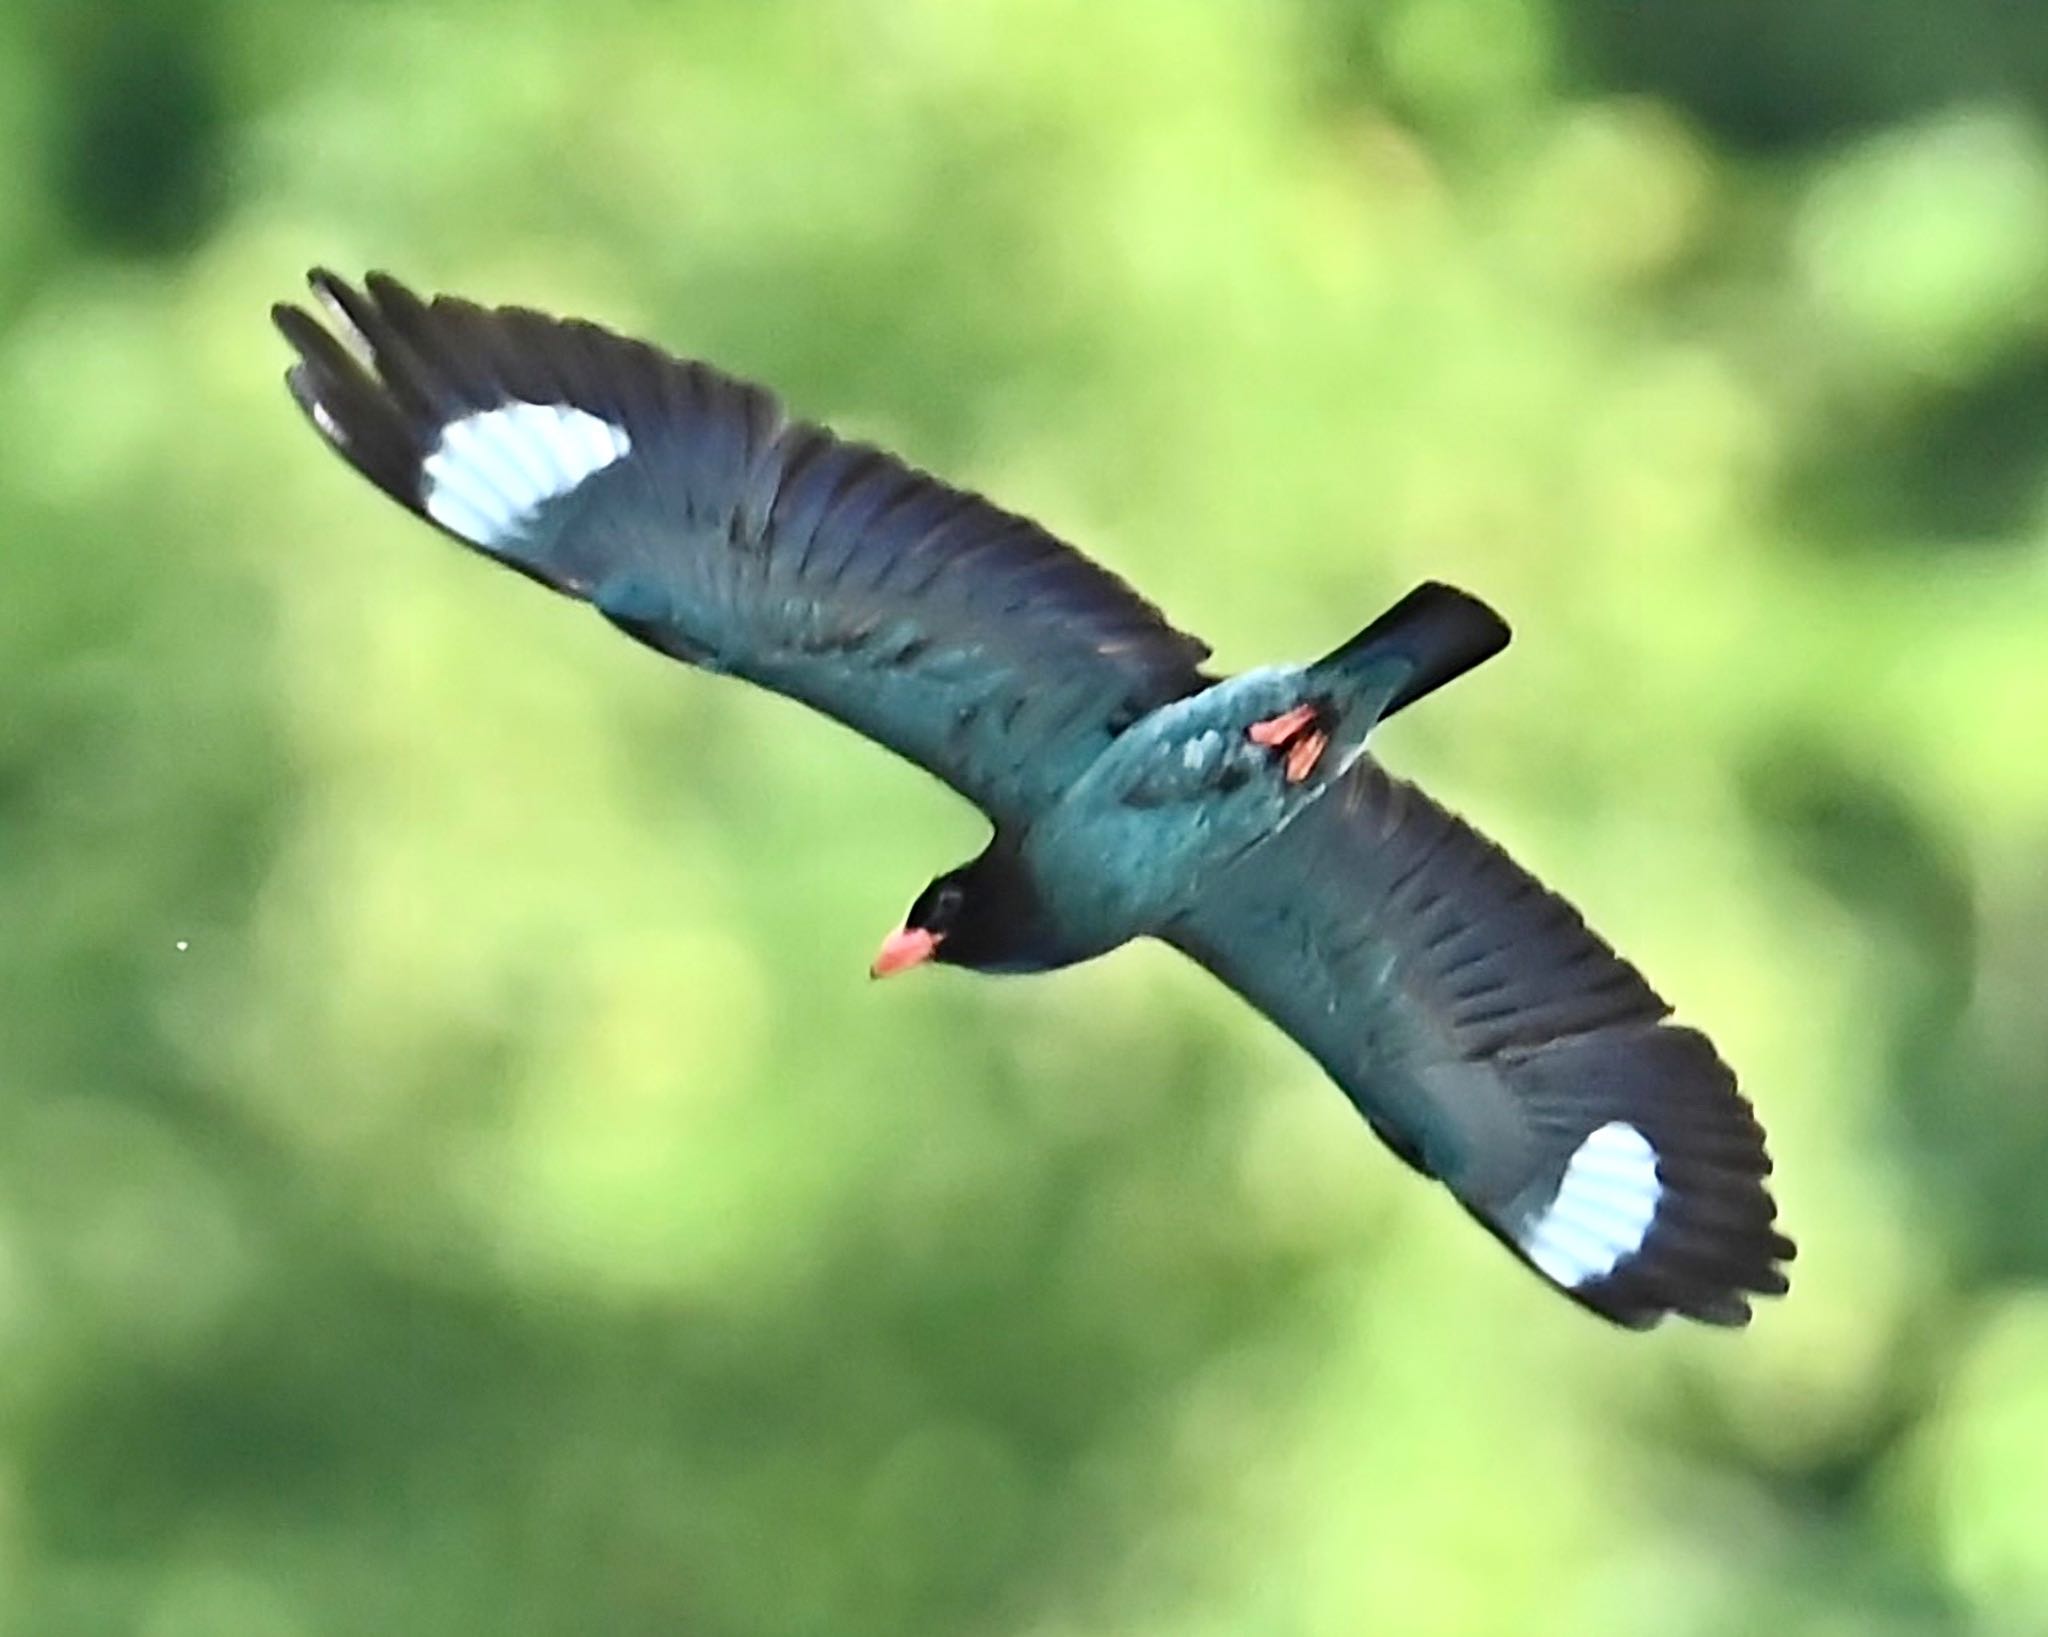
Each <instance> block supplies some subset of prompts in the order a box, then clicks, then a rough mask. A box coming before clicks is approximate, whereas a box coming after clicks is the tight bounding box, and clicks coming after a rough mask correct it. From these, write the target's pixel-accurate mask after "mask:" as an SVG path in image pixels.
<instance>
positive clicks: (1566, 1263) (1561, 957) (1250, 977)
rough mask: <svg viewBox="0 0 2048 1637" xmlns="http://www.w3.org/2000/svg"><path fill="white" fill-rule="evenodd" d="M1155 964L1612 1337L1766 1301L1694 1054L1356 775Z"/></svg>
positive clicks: (1768, 1225)
mask: <svg viewBox="0 0 2048 1637" xmlns="http://www.w3.org/2000/svg"><path fill="white" fill-rule="evenodd" d="M1168 938H1169V941H1170V942H1172V943H1173V944H1174V945H1175V946H1176V947H1177V948H1179V949H1181V950H1182V951H1184V952H1185V953H1187V954H1188V955H1190V956H1192V957H1193V958H1194V959H1195V960H1196V961H1198V962H1200V963H1201V964H1202V965H1203V966H1205V967H1207V968H1208V969H1209V970H1210V971H1211V972H1213V973H1214V974H1215V975H1216V976H1217V977H1219V978H1221V979H1222V980H1223V981H1224V982H1225V983H1226V984H1228V985H1229V986H1230V987H1231V988H1233V989H1235V990H1236V991H1237V992H1238V993H1239V994H1241V995H1242V996H1244V998H1245V999H1247V1000H1249V1001H1250V1002H1251V1003H1252V1004H1253V1005H1254V1006H1256V1007H1258V1008H1259V1010H1260V1011H1262V1012H1264V1013H1265V1014H1266V1015H1267V1016H1268V1017H1269V1018H1271V1019H1272V1020H1273V1021H1274V1022H1276V1023H1277V1024H1279V1025H1280V1027H1281V1028H1283V1029H1285V1030H1286V1031H1287V1032H1288V1033H1289V1034H1290V1035H1292V1036H1293V1037H1294V1038H1295V1039H1296V1040H1297V1041H1299V1042H1300V1043H1301V1044H1302V1045H1303V1046H1304V1047H1306V1048H1307V1049H1308V1051H1309V1052H1310V1053H1311V1054H1313V1055H1314V1057H1315V1058H1316V1060H1317V1061H1318V1062H1320V1063H1321V1064H1322V1066H1323V1067H1324V1068H1325V1069H1326V1070H1328V1071H1329V1073H1330V1075H1331V1076H1332V1077H1333V1078H1334V1079H1335V1080H1336V1081H1337V1083H1338V1084H1339V1085H1340V1086H1341V1087H1343V1089H1344V1091H1345V1093H1346V1094H1347V1095H1348V1096H1349V1097H1350V1098H1351V1100H1352V1101H1353V1102H1354V1103H1355V1104H1356V1105H1357V1106H1358V1108H1359V1110H1360V1111H1361V1112H1362V1113H1363V1114H1364V1115H1365V1117H1366V1119H1367V1120H1368V1121H1370V1122H1371V1124H1372V1127H1373V1129H1374V1130H1375V1131H1376V1132H1378V1133H1379V1135H1380V1136H1381V1137H1382V1138H1384V1139H1385V1140H1386V1141H1387V1142H1388V1143H1389V1144H1390V1145H1391V1146H1392V1147H1393V1148H1394V1149H1395V1151H1396V1152H1397V1153H1399V1154H1400V1155H1401V1157H1402V1158H1403V1159H1405V1160H1407V1161H1408V1162H1409V1163H1410V1164H1412V1165H1414V1166H1416V1167H1417V1168H1418V1169H1420V1170H1421V1171H1423V1172H1425V1173H1426V1174H1428V1175H1430V1176H1434V1177H1437V1178H1439V1179H1440V1180H1441V1181H1443V1182H1444V1183H1445V1184H1446V1185H1447V1186H1448V1187H1449V1188H1450V1190H1451V1192H1452V1193H1454V1194H1455V1195H1456V1196H1457V1197H1458V1199H1459V1200H1460V1201H1461V1202H1462V1203H1463V1204H1464V1206H1465V1207H1466V1209H1467V1210H1469V1211H1471V1212H1472V1214H1473V1215H1474V1216H1476V1217H1478V1218H1479V1220H1480V1221H1481V1222H1482V1223H1484V1224H1485V1226H1486V1227H1487V1228H1488V1229H1490V1230H1491V1231H1492V1232H1493V1233H1494V1234H1495V1235H1497V1236H1498V1237H1499V1238H1500V1239H1501V1240H1503V1241H1504V1242H1505V1243H1506V1244H1507V1245H1508V1246H1509V1247H1510V1248H1511V1249H1513V1250H1514V1251H1515V1252H1516V1254H1517V1255H1519V1256H1520V1257H1521V1258H1522V1259H1523V1260H1524V1261H1525V1262H1527V1263H1528V1264H1529V1265H1530V1266H1532V1267H1534V1268H1535V1269H1536V1270H1537V1272H1539V1273H1541V1274H1542V1275H1543V1276H1544V1277H1545V1278H1546V1279H1548V1280H1550V1282H1551V1283H1553V1284H1554V1285H1556V1286H1558V1287H1559V1288H1560V1289H1562V1290H1564V1291H1565V1292H1566V1293H1567V1294H1568V1295H1570V1296H1572V1297H1574V1298H1575V1299H1576V1300H1578V1301H1580V1302H1582V1303H1584V1304H1585V1305H1586V1306H1587V1307H1590V1308H1592V1309H1593V1310H1594V1311H1595V1312H1598V1313H1600V1314H1603V1315H1604V1316H1605V1317H1607V1318H1609V1319H1612V1320H1614V1321H1615V1322H1617V1323H1619V1324H1624V1325H1628V1326H1631V1327H1634V1328H1647V1327H1648V1326H1650V1325H1653V1324H1655V1323H1656V1322H1657V1321H1658V1320H1659V1319H1661V1318H1662V1317H1663V1316H1664V1315H1665V1314H1666V1313H1680V1314H1683V1315H1685V1316H1687V1317H1689V1318H1695V1319H1704V1320H1707V1321H1709V1322H1711V1323H1715V1324H1742V1323H1745V1322H1747V1320H1748V1318H1749V1316H1750V1307H1749V1298H1750V1297H1751V1296H1753V1295H1778V1294H1781V1293H1783V1291H1784V1290H1785V1289H1786V1279H1785V1275H1784V1273H1783V1271H1782V1270H1781V1269H1780V1268H1779V1266H1778V1264H1779V1263H1780V1262H1783V1261H1787V1260H1789V1259H1790V1258H1791V1257H1792V1255H1793V1245H1792V1241H1791V1240H1789V1239H1787V1238H1786V1237H1785V1236H1784V1235H1783V1234H1781V1233H1779V1232H1778V1231H1777V1230H1776V1228H1775V1227H1774V1226H1773V1224H1774V1221H1775V1219H1776V1215H1777V1208H1776V1206H1775V1205H1774V1204H1773V1203H1772V1200H1771V1197H1770V1195H1769V1194H1768V1193H1767V1192H1765V1189H1764V1182H1763V1179H1764V1178H1765V1176H1767V1175H1768V1174H1769V1172H1770V1168H1771V1166H1770V1160H1769V1158H1768V1157H1767V1156H1766V1154H1765V1152H1764V1134H1763V1130H1762V1128H1761V1127H1760V1126H1759V1125H1758V1124H1757V1122H1756V1120H1755V1118H1754V1116H1753V1115H1752V1114H1751V1111H1750V1106H1749V1104H1748V1102H1747V1101H1745V1100H1744V1099H1743V1097H1742V1096H1741V1094H1740V1093H1739V1092H1738V1091H1737V1090H1736V1087H1735V1078H1734V1076H1733V1075H1732V1074H1731V1073H1730V1072H1729V1070H1728V1067H1727V1066H1726V1065H1725V1064H1724V1063H1723V1062H1722V1061H1721V1060H1720V1058H1719V1057H1718V1056H1717V1055H1716V1054H1715V1052H1714V1048H1713V1046H1712V1045H1711V1044H1710V1043H1709V1042H1708V1040H1707V1038H1706V1037H1705V1036H1704V1035H1702V1034H1699V1033H1698V1032H1696V1031H1695V1030H1692V1029H1688V1028H1682V1027H1679V1026H1676V1025H1673V1024H1670V1023H1666V1022H1665V1021H1663V1020H1664V1018H1665V1017H1666V1015H1667V1014H1668V1012H1669V1010H1670V1008H1669V1007H1668V1006H1666V1005H1665V1003H1664V1002H1663V1001H1662V1000H1661V999H1659V998H1658V996H1657V995H1656V993H1655V992H1654V991H1653V990H1652V989H1651V988H1650V986H1649V985H1648V984H1647V983H1645V982H1644V981H1643V978H1642V976H1641V974H1640V973H1638V972H1637V971H1636V969H1635V968H1634V967H1632V966H1630V965H1629V964H1628V963H1627V962H1626V961H1624V960H1622V959H1621V958H1620V957H1619V956H1618V955H1616V954H1615V953H1614V951H1613V950H1612V949H1610V948H1608V946H1607V945H1606V944H1605V943H1603V942H1602V941H1601V940H1600V939H1599V938H1598V937H1597V936H1595V935H1594V934H1593V933H1592V932H1591V931H1589V930H1588V929H1587V927H1586V924H1585V923H1584V922H1583V921H1582V920H1580V918H1579V916H1578V914H1577V912H1575V911H1574V910H1573V909H1572V907H1571V906H1570V905H1569V904H1567V903H1565V902H1564V900H1563V899H1561V898H1559V897H1557V896H1556V895H1554V894H1553V893H1550V892H1548V891H1546V890H1545V889H1544V888H1543V887H1542V886H1541V885H1540V884H1539V883H1538V882H1536V881H1535V880H1534V879H1533V878H1532V877H1531V876H1529V875H1528V874H1527V873H1526V872H1525V871H1523V870H1522V869H1521V868H1520V867H1518V866H1517V865H1516V864H1515V863H1514V862H1513V860H1511V859H1510V858H1509V857H1508V856H1507V855H1506V854H1505V853H1504V852H1502V851H1501V850H1500V849H1499V848H1498V847H1496V846H1495V845H1494V844H1493V843H1492V842H1490V841H1488V840H1487V839H1486V838H1485V837H1484V836H1481V835H1479V834H1478V833H1477V832H1476V831H1474V830H1473V829H1471V828H1470V827H1469V826H1468V825H1466V824H1465V823H1463V822H1462V821H1461V820H1459V819H1458V818H1456V817H1454V816H1453V815H1452V814H1450V813H1447V812H1445V811H1444V810H1443V809H1442V808H1441V807H1439V806H1437V805H1436V804H1435V803H1434V802H1432V801H1431V800H1430V799H1429V798H1428V797H1427V796H1424V795H1423V794H1422V793H1421V792H1420V791H1418V790H1417V789H1415V788H1414V787H1413V786H1412V785H1408V784H1405V783H1403V782H1401V781H1400V780H1397V779H1395V778H1392V777H1390V776H1389V775H1388V774H1387V773H1386V772H1385V771H1384V770H1383V769H1382V768H1380V767H1379V766H1378V765H1377V764H1376V763H1375V762H1373V761H1372V760H1371V759H1370V758H1369V757H1368V758H1365V759H1363V760H1361V761H1360V762H1359V763H1358V764H1357V766H1356V767H1355V768H1354V769H1353V770H1352V771H1351V773H1350V774H1349V775H1348V776H1347V778H1346V781H1345V783H1344V785H1343V786H1342V787H1341V788H1339V789H1336V790H1332V791H1330V792H1329V793H1328V794H1327V795H1325V796H1324V797H1323V798H1322V800H1320V801H1319V802H1318V803H1317V804H1316V805H1315V806H1314V807H1313V808H1311V809H1310V810H1309V811H1308V812H1306V813H1304V814H1303V815H1302V816H1301V817H1300V818H1299V819H1298V820H1297V821H1296V822H1295V823H1294V824H1292V825H1291V826H1289V827H1288V828H1287V829H1285V830H1283V831H1281V832H1280V833H1279V834H1278V835H1276V836H1274V837H1273V838H1272V839H1271V840H1270V841H1267V842H1265V843H1263V844H1261V845H1260V846H1259V847H1258V848H1257V849H1255V850H1254V851H1253V852H1251V853H1249V854H1247V855H1246V856H1245V857H1244V858H1243V859H1241V860H1240V861H1239V862H1238V863H1237V864H1235V865H1233V866H1232V867H1231V869H1230V870H1229V871H1227V872H1226V873H1225V874H1223V875H1222V876H1221V877H1219V878H1218V879H1217V881H1216V882H1215V883H1214V884H1213V886H1212V887H1211V888H1210V889H1209V890H1208V891H1207V892H1206V893H1205V895H1204V899H1203V902H1202V904H1201V905H1200V907H1199V908H1198V909H1197V910H1196V911H1195V912H1194V913H1193V914H1192V915H1190V916H1188V917H1187V918H1186V919H1185V920H1184V921H1181V922H1179V923H1176V924H1175V925H1174V926H1173V927H1172V928H1170V929H1169V932H1168Z"/></svg>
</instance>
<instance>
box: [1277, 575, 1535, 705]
mask: <svg viewBox="0 0 2048 1637" xmlns="http://www.w3.org/2000/svg"><path fill="white" fill-rule="evenodd" d="M1507 645H1508V626H1507V622H1506V621H1505V620H1503V619H1502V618H1501V617H1500V616H1499V615H1498V614H1496V613H1495V612H1494V611H1493V610H1492V609H1491V608H1488V607H1487V606H1486V604H1485V603H1483V602H1481V601H1480V600H1479V599H1478V598H1477V597H1473V596H1469V595H1467V594H1466V593H1465V592H1463V591H1460V590H1458V589H1457V588H1456V587H1454V586H1448V585H1443V584H1441V583H1440V582H1438V581H1436V580H1426V581H1424V582H1423V583H1422V584H1421V585H1419V586H1417V587H1416V588H1415V589H1414V590H1413V591H1411V592H1409V593H1408V595H1407V596H1405V597H1403V598H1402V599H1401V600H1400V601H1399V602H1397V603H1395V604H1394V606H1393V607H1392V608H1390V609H1388V610H1387V611H1386V612H1385V613H1384V614H1382V615H1381V616H1380V617H1379V618H1378V619H1376V620H1374V621H1373V622H1372V624H1370V625H1368V626H1367V627H1366V628H1365V629H1364V630H1363V631H1361V632H1359V633H1358V635H1357V636H1355V637H1353V638H1352V639H1351V640H1350V641H1349V642H1347V643H1345V644H1344V645H1343V646H1342V647H1341V648H1338V649H1337V650H1336V651H1335V652H1333V653H1331V654H1328V655H1326V656H1325V657H1324V658H1322V659H1320V660H1318V661H1317V662H1316V665H1315V669H1316V670H1318V671H1356V670H1368V669H1374V668H1377V667H1380V666H1383V665H1387V664H1390V663H1391V664H1395V665H1398V666H1400V667H1402V668H1403V670H1404V671H1405V673H1406V674H1405V677H1404V679H1403V680H1402V681H1401V682H1400V683H1399V684H1398V685H1397V686H1396V687H1395V689H1394V691H1393V694H1392V696H1391V697H1390V698H1389V699H1388V701H1387V704H1386V707H1385V708H1384V709H1383V710H1382V711H1381V712H1380V720H1381V721H1385V720H1386V719H1387V718H1388V717H1389V716H1392V715H1393V714H1394V713H1395V712H1396V711H1399V710H1403V709H1405V708H1406V707H1407V706H1409V705H1412V704H1414V703H1415V701H1416V700H1418V699H1420V698H1422V697H1423V695H1425V694H1429V693H1434V692H1435V691H1436V690H1437V689H1438V688H1441V687H1442V686H1443V685H1444V684H1445V683H1446V682H1451V681H1455V680H1456V679H1457V678H1459V677H1461V676H1463V675H1464V674H1465V673H1466V672H1467V671H1469V670H1471V669H1472V667H1473V666H1475V665H1478V664H1480V663H1482V662H1483V661H1485V660H1489V659H1491V658H1492V657H1493V656H1494V655H1495V654H1497V653H1499V652H1500V651H1501V650H1502V649H1503V648H1505V647H1506V646H1507Z"/></svg>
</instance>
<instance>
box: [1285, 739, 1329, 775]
mask: <svg viewBox="0 0 2048 1637" xmlns="http://www.w3.org/2000/svg"><path fill="white" fill-rule="evenodd" d="M1329 748H1330V736H1329V735H1328V734H1327V733H1325V732H1324V731H1323V730H1322V729H1321V728H1312V729H1310V730H1309V731H1308V732H1307V733H1304V734H1303V735H1302V736H1301V737H1300V738H1299V739H1297V740H1295V741H1294V743H1293V744H1291V745H1289V746H1288V747H1287V782H1288V783H1289V784H1299V783H1301V781H1302V780H1303V779H1305V778H1307V777H1308V776H1309V775H1310V774H1311V773H1313V772H1314V771H1315V770H1316V763H1317V762H1319V761H1321V760H1322V759H1323V752H1324V751H1325V750H1327V749H1329Z"/></svg>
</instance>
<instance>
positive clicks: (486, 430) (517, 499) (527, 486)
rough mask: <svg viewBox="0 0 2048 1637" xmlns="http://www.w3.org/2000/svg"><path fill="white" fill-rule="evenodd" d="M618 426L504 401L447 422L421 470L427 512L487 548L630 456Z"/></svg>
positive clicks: (571, 410) (559, 409)
mask: <svg viewBox="0 0 2048 1637" xmlns="http://www.w3.org/2000/svg"><path fill="white" fill-rule="evenodd" d="M632 448H633V440H632V439H631V438H630V437H628V436H627V435H626V429H625V428H624V427H623V426H617V425H614V424H613V423H612V422H610V421H608V420H605V419H604V418H603V417H601V416H598V415H593V414H591V413H590V411H589V410H587V409H578V408H576V406H575V405H573V404H529V403H510V404H503V405H501V406H500V407H498V408H496V409H485V410H480V411H478V412H477V413H476V414H474V415H465V416H464V417H463V418H462V419H461V420H459V421H450V422H449V423H448V424H447V425H446V426H444V427H442V428H441V439H440V442H438V443H437V444H435V445H434V452H433V453H432V454H430V455H429V456H427V458H426V460H425V461H424V462H423V463H422V465H421V467H420V473H421V476H422V477H423V478H424V479H425V482H426V489H425V500H424V504H425V506H426V508H427V515H428V516H429V517H431V518H432V519H433V520H434V521H435V522H436V523H439V524H440V525H441V526H442V527H443V528H447V529H452V530H453V531H454V532H455V533H457V534H459V535H461V536H462V537H463V538H464V539H465V540H472V541H474V542H475V543H476V544H477V545H479V546H482V547H484V548H485V549H486V550H488V549H490V548H491V547H492V546H494V545H496V544H498V543H499V542H500V541H502V540H504V539H506V538H507V537H508V536H510V535H513V534H515V533H517V532H518V530H519V527H520V525H521V524H522V523H523V522H524V521H525V520H526V519H527V518H528V517H530V516H531V515H532V514H533V513H534V512H535V511H537V510H538V509H539V508H540V506H541V505H542V504H543V503H544V502H546V501H549V500H553V499H555V498H556V497H557V496H560V495H565V494H567V493H568V492H569V491H570V490H571V489H573V488H575V487H576V486H577V485H578V484H579V483H581V482H582V481H583V480H584V479H585V478H587V477H589V476H590V475H591V474H592V473H593V472H601V471H603V470H604V469H605V468H606V467H607V466H609V465H611V464H612V462H613V461H615V460H620V459H623V458H624V457H625V456H626V455H627V454H629V453H631V451H632Z"/></svg>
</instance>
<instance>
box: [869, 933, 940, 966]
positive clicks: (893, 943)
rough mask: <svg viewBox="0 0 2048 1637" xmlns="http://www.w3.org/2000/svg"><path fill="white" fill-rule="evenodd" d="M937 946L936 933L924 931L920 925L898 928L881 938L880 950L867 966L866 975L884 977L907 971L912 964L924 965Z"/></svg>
mask: <svg viewBox="0 0 2048 1637" xmlns="http://www.w3.org/2000/svg"><path fill="white" fill-rule="evenodd" d="M938 947H939V937H938V934H937V933H932V932H926V931H925V930H924V929H923V928H922V927H902V928H899V929H898V930H897V931H895V932H892V933H890V934H889V936H888V937H886V938H884V939H883V940H882V952H881V954H879V955H877V956H876V957H875V964H874V965H873V966H871V967H869V968H868V976H869V977H871V978H886V977H890V976H892V975H894V974H895V973H898V972H908V971H909V970H910V969H911V968H912V967H913V966H922V965H924V963H925V962H926V961H928V960H930V959H931V958H932V954H933V952H934V951H935V950H936V949H937V948H938Z"/></svg>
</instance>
